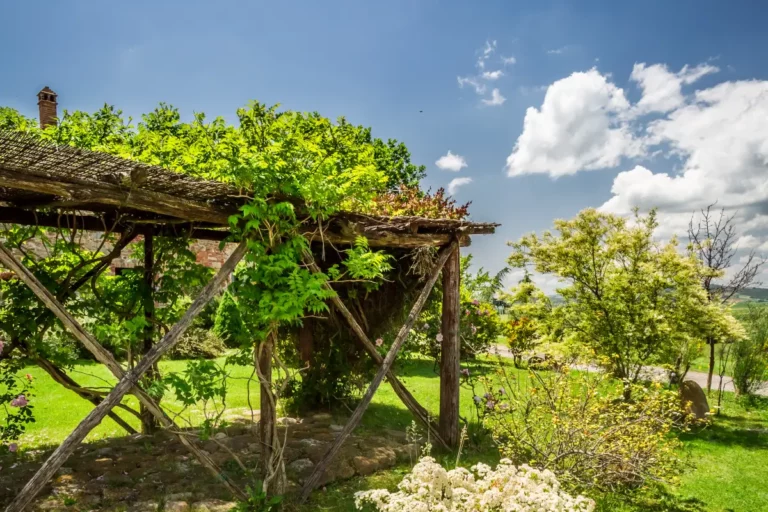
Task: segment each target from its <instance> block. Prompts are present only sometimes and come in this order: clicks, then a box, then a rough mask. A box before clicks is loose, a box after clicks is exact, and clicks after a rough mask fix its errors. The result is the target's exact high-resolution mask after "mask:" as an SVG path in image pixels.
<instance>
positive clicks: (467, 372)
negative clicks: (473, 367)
mask: <svg viewBox="0 0 768 512" xmlns="http://www.w3.org/2000/svg"><path fill="white" fill-rule="evenodd" d="M461 374H462V375H464V376H465V377H469V368H462V369H461Z"/></svg>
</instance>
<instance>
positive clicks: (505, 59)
mask: <svg viewBox="0 0 768 512" xmlns="http://www.w3.org/2000/svg"><path fill="white" fill-rule="evenodd" d="M501 63H502V64H504V65H505V66H511V65H512V64H516V63H517V59H516V58H514V57H502V58H501Z"/></svg>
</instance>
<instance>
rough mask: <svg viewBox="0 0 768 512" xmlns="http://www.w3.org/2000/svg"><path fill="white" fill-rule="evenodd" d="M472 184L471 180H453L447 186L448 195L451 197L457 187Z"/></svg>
mask: <svg viewBox="0 0 768 512" xmlns="http://www.w3.org/2000/svg"><path fill="white" fill-rule="evenodd" d="M468 183H472V178H466V177H465V178H453V179H452V180H451V182H450V183H449V184H448V193H449V194H451V195H453V194H455V193H456V191H458V190H459V187H463V186H464V185H466V184H468Z"/></svg>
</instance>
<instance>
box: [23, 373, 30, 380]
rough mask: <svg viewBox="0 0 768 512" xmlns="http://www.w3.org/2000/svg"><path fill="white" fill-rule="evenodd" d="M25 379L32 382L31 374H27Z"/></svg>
mask: <svg viewBox="0 0 768 512" xmlns="http://www.w3.org/2000/svg"><path fill="white" fill-rule="evenodd" d="M24 377H26V378H27V380H28V381H31V380H32V376H31V375H30V374H26V375H25V376H24Z"/></svg>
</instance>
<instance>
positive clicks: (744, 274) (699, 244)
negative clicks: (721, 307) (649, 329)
mask: <svg viewBox="0 0 768 512" xmlns="http://www.w3.org/2000/svg"><path fill="white" fill-rule="evenodd" d="M713 206H714V205H709V206H707V207H706V209H703V210H701V218H700V219H699V221H698V222H697V223H696V224H695V225H694V218H695V215H693V216H691V220H690V222H689V223H688V240H689V243H690V247H691V250H692V251H693V252H694V254H696V256H697V257H698V258H699V260H700V261H701V263H702V271H703V272H702V275H701V281H702V283H703V285H704V289H705V290H706V291H707V298H708V300H709V301H711V302H715V303H718V304H726V303H727V302H728V301H730V300H731V299H732V298H733V297H734V296H735V295H736V294H738V293H739V292H740V291H741V290H743V289H744V288H747V287H749V286H755V285H758V284H759V283H758V282H757V281H756V278H757V273H758V271H759V270H760V267H761V266H762V265H763V263H765V260H764V259H763V258H759V257H757V256H756V255H755V251H754V250H751V251H749V253H748V254H747V255H746V259H745V261H744V263H743V265H742V266H741V267H740V268H739V269H738V270H737V271H736V272H734V273H733V274H732V276H731V277H730V279H728V280H727V281H726V282H725V283H723V284H717V283H716V280H717V279H718V278H720V277H722V276H723V275H724V274H725V271H726V270H727V269H729V268H732V266H733V258H734V256H736V252H737V250H738V246H737V245H736V240H737V232H736V226H735V225H734V215H731V216H730V217H729V216H726V214H725V209H721V210H720V214H719V215H718V216H717V218H715V215H714V213H713V212H712V208H713ZM706 343H707V345H709V370H708V371H707V392H708V393H709V392H710V391H711V390H712V375H713V373H714V371H715V344H716V343H717V340H716V339H715V338H714V337H711V336H709V337H707V339H706Z"/></svg>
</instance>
